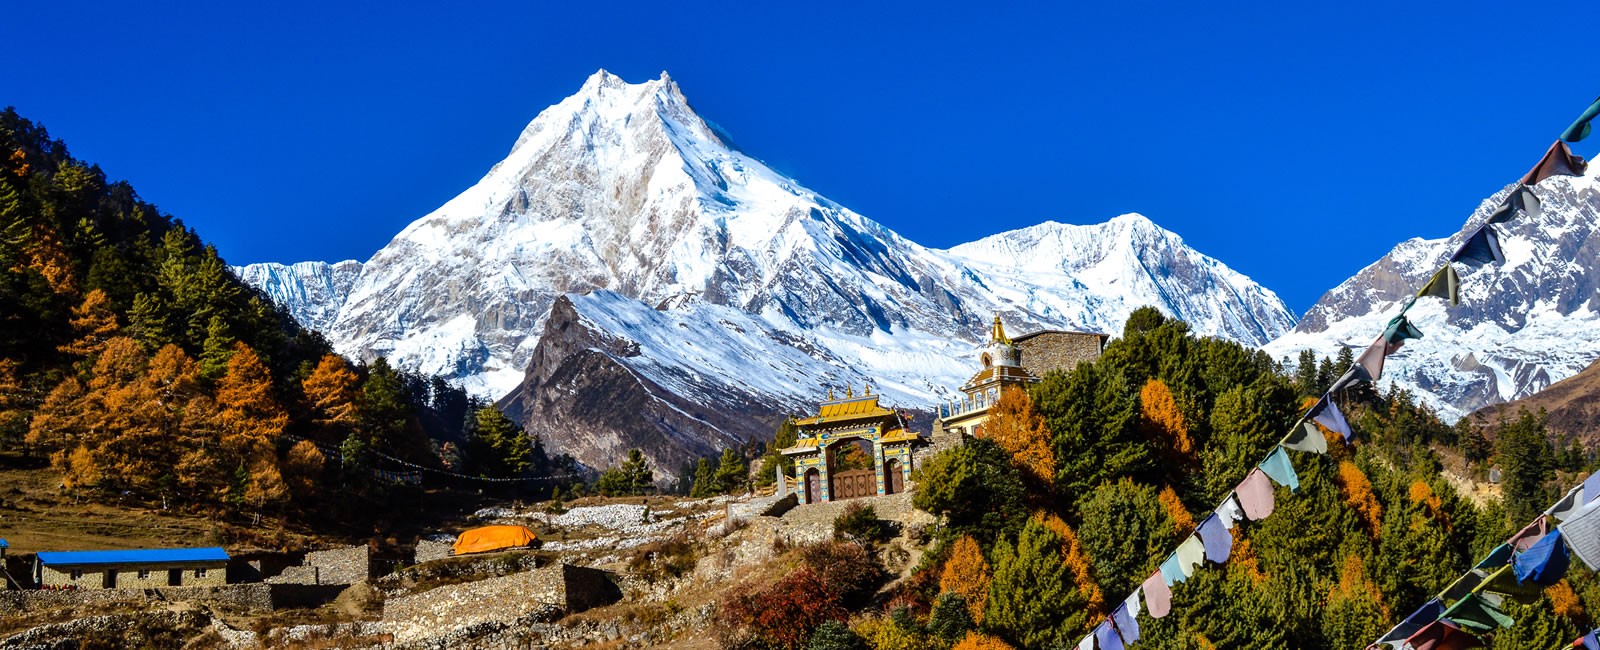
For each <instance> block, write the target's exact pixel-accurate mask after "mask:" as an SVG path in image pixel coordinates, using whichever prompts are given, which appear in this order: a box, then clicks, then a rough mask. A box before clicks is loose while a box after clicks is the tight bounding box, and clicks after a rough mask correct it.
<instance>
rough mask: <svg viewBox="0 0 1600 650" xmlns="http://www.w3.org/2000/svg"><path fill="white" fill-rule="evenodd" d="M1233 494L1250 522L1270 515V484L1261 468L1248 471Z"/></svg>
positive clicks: (1271, 504) (1271, 506) (1271, 503)
mask: <svg viewBox="0 0 1600 650" xmlns="http://www.w3.org/2000/svg"><path fill="white" fill-rule="evenodd" d="M1319 436H1320V434H1319ZM1233 494H1234V496H1236V497H1238V498H1239V505H1240V507H1242V508H1244V516H1246V517H1249V518H1250V521H1261V520H1262V519H1266V518H1267V515H1270V514H1272V508H1273V501H1272V482H1271V481H1269V480H1267V475H1266V473H1265V472H1262V471H1261V468H1259V467H1257V468H1255V469H1253V470H1250V473H1249V474H1248V475H1246V476H1245V477H1244V481H1243V482H1241V483H1240V484H1239V487H1236V488H1234V489H1233Z"/></svg>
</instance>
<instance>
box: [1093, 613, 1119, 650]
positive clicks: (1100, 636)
mask: <svg viewBox="0 0 1600 650" xmlns="http://www.w3.org/2000/svg"><path fill="white" fill-rule="evenodd" d="M1094 640H1095V642H1096V643H1099V644H1100V650H1122V647H1123V646H1122V637H1120V636H1117V629H1116V628H1115V627H1112V623H1111V621H1110V619H1107V620H1105V621H1102V622H1101V623H1100V626H1099V627H1096V628H1095V629H1094Z"/></svg>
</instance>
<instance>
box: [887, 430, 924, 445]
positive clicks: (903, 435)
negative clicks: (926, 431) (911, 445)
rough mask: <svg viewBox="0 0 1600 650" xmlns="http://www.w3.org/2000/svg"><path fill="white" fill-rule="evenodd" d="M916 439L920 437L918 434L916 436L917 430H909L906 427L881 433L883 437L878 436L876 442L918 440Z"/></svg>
mask: <svg viewBox="0 0 1600 650" xmlns="http://www.w3.org/2000/svg"><path fill="white" fill-rule="evenodd" d="M918 439H920V436H918V435H917V432H915V431H911V430H908V429H895V430H893V431H890V432H888V433H885V434H883V437H882V438H879V439H878V442H880V443H890V442H905V441H907V440H918Z"/></svg>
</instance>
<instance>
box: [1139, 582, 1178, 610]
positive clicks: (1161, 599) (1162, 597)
mask: <svg viewBox="0 0 1600 650" xmlns="http://www.w3.org/2000/svg"><path fill="white" fill-rule="evenodd" d="M1140 590H1141V591H1143V592H1144V608H1145V610H1146V611H1148V612H1150V618H1165V617H1166V615H1167V613H1168V612H1171V611H1172V589H1171V588H1169V587H1168V586H1167V579H1166V577H1165V576H1164V575H1163V574H1162V573H1161V572H1160V571H1157V572H1155V573H1152V574H1150V577H1148V578H1145V579H1144V585H1142V586H1141V587H1140Z"/></svg>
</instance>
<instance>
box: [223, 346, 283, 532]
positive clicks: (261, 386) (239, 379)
mask: <svg viewBox="0 0 1600 650" xmlns="http://www.w3.org/2000/svg"><path fill="white" fill-rule="evenodd" d="M217 407H218V412H217V424H218V428H219V429H220V432H221V434H222V436H221V441H220V442H221V452H222V459H223V460H224V462H225V463H226V465H225V467H227V468H229V469H232V470H233V471H234V472H235V480H234V490H233V491H232V492H231V493H230V495H229V496H230V498H233V499H236V500H238V501H241V502H244V503H248V504H250V505H253V506H255V507H256V508H261V507H263V506H266V505H268V504H274V503H278V502H280V501H282V500H283V499H284V498H285V497H287V496H288V487H287V486H286V485H284V482H283V474H282V473H281V472H280V471H279V469H278V458H277V455H276V454H275V453H274V451H273V441H274V440H276V439H277V438H278V436H280V435H282V433H283V427H284V425H285V424H287V423H288V422H289V416H288V414H286V413H284V410H283V407H282V406H280V405H278V402H277V401H276V400H275V399H274V398H273V396H272V377H271V375H270V374H269V372H268V370H267V366H266V365H265V364H263V363H261V358H260V357H258V356H256V353H255V351H254V350H251V349H250V346H248V345H245V344H244V343H235V344H234V345H233V354H232V355H231V356H230V357H229V358H228V371H227V372H226V373H225V374H223V376H222V379H221V380H220V381H218V382H217Z"/></svg>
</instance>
